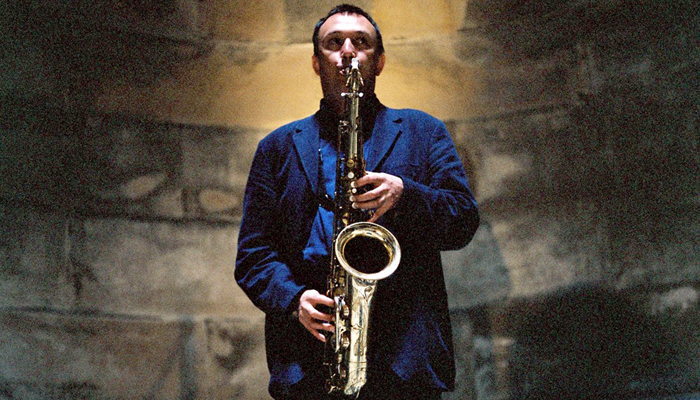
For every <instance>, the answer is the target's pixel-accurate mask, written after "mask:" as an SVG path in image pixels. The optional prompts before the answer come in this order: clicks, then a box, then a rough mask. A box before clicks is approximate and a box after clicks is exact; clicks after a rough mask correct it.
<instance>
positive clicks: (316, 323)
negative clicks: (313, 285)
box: [297, 290, 335, 343]
mask: <svg viewBox="0 0 700 400" xmlns="http://www.w3.org/2000/svg"><path fill="white" fill-rule="evenodd" d="M318 305H324V306H328V307H333V306H334V305H335V303H334V302H333V299H331V298H330V297H326V296H324V295H322V294H321V293H319V292H318V291H316V290H307V291H305V292H304V293H302V294H301V297H300V298H299V308H298V309H297V312H298V313H299V322H301V324H302V325H304V327H305V328H306V329H307V330H308V331H309V332H311V334H312V335H314V337H315V338H316V339H318V340H320V341H322V342H323V343H325V342H326V337H325V336H324V335H323V334H321V332H319V330H324V331H328V332H335V326H334V325H333V324H332V323H331V322H332V321H333V316H332V315H330V314H324V313H322V312H320V311H318V309H317V307H318Z"/></svg>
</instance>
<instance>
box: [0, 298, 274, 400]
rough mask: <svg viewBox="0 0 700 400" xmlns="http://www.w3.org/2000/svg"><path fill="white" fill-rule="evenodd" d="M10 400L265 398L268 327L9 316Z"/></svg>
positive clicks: (5, 358)
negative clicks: (263, 328)
mask: <svg viewBox="0 0 700 400" xmlns="http://www.w3.org/2000/svg"><path fill="white" fill-rule="evenodd" d="M0 321H2V322H0V325H1V327H0V369H1V371H0V375H2V379H1V382H0V385H1V387H2V390H3V393H4V394H5V395H7V396H9V397H10V398H26V399H30V398H31V399H38V400H44V399H46V400H53V399H57V398H62V399H115V400H116V399H125V400H126V399H147V398H157V399H183V398H189V399H193V398H206V399H212V400H213V399H222V400H223V399H231V398H237V399H251V400H253V399H256V400H257V399H264V398H269V397H267V395H266V384H267V379H268V376H269V375H267V371H266V370H265V367H264V366H265V361H264V351H263V335H262V331H261V329H262V325H261V323H262V320H261V319H260V318H257V317H247V318H245V317H242V318H233V319H226V318H213V319H209V318H207V319H198V318H194V317H187V316H180V317H177V318H173V319H160V318H134V317H130V316H125V315H121V316H120V315H113V314H112V315H106V314H92V315H89V314H72V313H65V314H61V313H52V312H28V311H18V310H16V311H7V310H4V311H2V318H1V319H0Z"/></svg>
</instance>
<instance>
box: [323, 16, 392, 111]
mask: <svg viewBox="0 0 700 400" xmlns="http://www.w3.org/2000/svg"><path fill="white" fill-rule="evenodd" d="M313 41H314V55H313V56H312V59H311V60H312V66H313V68H314V71H316V74H318V75H319V77H320V78H321V88H322V89H323V96H324V98H325V99H326V101H327V103H328V104H329V106H331V107H332V108H333V109H334V110H335V111H336V112H340V111H342V109H343V100H342V97H341V93H343V92H344V91H346V88H345V80H346V79H345V75H344V67H346V66H348V65H349V64H350V60H351V59H352V58H357V59H358V60H359V62H360V72H361V74H362V78H363V80H364V86H363V87H362V92H364V93H365V94H373V93H374V85H375V78H376V77H377V76H378V75H379V74H380V73H381V72H382V69H383V68H384V62H385V55H384V46H383V44H382V39H381V35H380V33H379V30H378V29H377V25H376V23H375V22H374V21H373V20H372V18H371V17H370V16H369V15H368V14H367V13H366V12H364V11H363V10H362V9H360V8H358V7H355V6H350V5H346V4H344V5H340V6H338V7H336V8H334V9H333V10H331V11H330V12H329V13H328V15H327V16H326V17H324V18H322V19H321V20H320V21H319V22H318V24H316V28H315V29H314V36H313Z"/></svg>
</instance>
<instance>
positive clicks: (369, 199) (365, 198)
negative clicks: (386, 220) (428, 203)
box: [350, 172, 403, 222]
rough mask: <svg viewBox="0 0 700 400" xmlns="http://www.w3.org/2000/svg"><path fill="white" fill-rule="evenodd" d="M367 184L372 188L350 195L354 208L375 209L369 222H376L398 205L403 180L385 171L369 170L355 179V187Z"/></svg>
mask: <svg viewBox="0 0 700 400" xmlns="http://www.w3.org/2000/svg"><path fill="white" fill-rule="evenodd" d="M363 186H367V187H368V188H372V189H371V190H369V191H367V192H365V193H362V194H357V195H354V196H352V197H350V201H352V202H353V203H352V206H353V208H357V209H361V210H374V214H373V215H372V218H370V219H369V220H368V222H376V221H377V220H378V219H379V217H381V216H382V215H384V214H386V212H387V211H389V210H391V209H392V208H394V207H396V204H398V202H399V199H400V198H401V195H402V194H403V180H401V178H399V177H398V176H394V175H389V174H385V173H383V172H367V174H366V175H365V176H363V177H362V178H360V179H358V180H357V181H355V187H363Z"/></svg>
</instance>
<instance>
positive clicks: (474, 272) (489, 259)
mask: <svg viewBox="0 0 700 400" xmlns="http://www.w3.org/2000/svg"><path fill="white" fill-rule="evenodd" d="M442 264H443V271H444V274H445V284H446V286H447V295H448V298H449V306H450V309H452V310H454V309H469V308H474V307H478V306H480V305H485V304H490V303H493V302H497V301H502V300H504V299H506V298H507V297H508V296H509V294H510V291H511V282H510V276H509V271H508V265H507V264H506V263H505V261H504V260H503V258H502V249H501V248H500V247H499V245H498V242H497V240H496V237H495V236H494V232H493V229H492V227H491V225H490V222H489V221H488V219H486V220H483V219H482V221H481V224H480V226H479V229H478V230H477V232H476V235H475V236H474V238H473V239H472V241H471V243H469V244H468V245H467V247H465V248H463V249H461V250H455V251H446V252H443V253H442Z"/></svg>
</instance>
